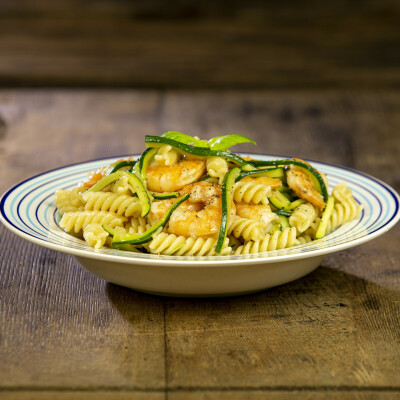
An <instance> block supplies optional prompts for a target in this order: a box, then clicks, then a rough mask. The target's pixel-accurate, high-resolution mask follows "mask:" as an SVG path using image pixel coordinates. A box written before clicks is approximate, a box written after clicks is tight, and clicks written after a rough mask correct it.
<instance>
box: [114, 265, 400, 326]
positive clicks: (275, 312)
mask: <svg viewBox="0 0 400 400" xmlns="http://www.w3.org/2000/svg"><path fill="white" fill-rule="evenodd" d="M106 290H107V296H108V298H109V299H110V301H111V303H112V304H113V305H114V307H115V308H116V309H117V310H118V311H119V313H120V314H121V315H122V316H123V317H124V318H125V319H126V320H128V321H134V320H135V316H134V315H132V312H133V309H134V310H136V311H137V310H139V309H140V308H141V305H142V306H143V308H147V309H148V308H149V307H152V306H158V307H160V306H161V305H162V307H163V309H164V313H165V314H166V318H168V316H171V315H173V316H174V317H175V318H178V317H181V318H189V319H190V318H192V317H193V318H199V317H200V316H203V318H204V319H206V320H209V319H210V318H211V319H212V318H217V319H221V320H222V321H223V320H224V319H226V318H228V317H227V315H228V314H229V318H235V319H238V318H243V319H244V320H246V318H247V317H251V318H253V316H254V315H253V314H254V312H252V310H254V309H256V310H257V315H258V316H261V317H262V319H266V318H267V319H268V318H272V319H285V318H288V320H290V319H292V318H294V319H296V315H298V316H300V315H302V316H304V315H309V316H310V318H315V317H321V318H322V317H323V316H322V315H317V314H319V312H325V311H326V310H330V311H329V312H330V313H332V310H334V309H339V310H341V312H342V311H343V310H344V309H348V310H352V311H351V312H352V313H353V314H354V313H355V314H360V313H362V312H366V313H368V312H378V313H380V312H384V313H389V314H390V312H393V315H395V314H396V309H395V308H396V304H399V302H400V293H398V292H396V291H394V290H391V289H388V288H385V287H383V286H380V285H378V284H376V283H373V282H370V281H367V280H365V279H362V278H359V277H357V276H355V275H352V274H349V273H346V272H342V271H338V270H336V269H332V268H329V267H324V266H321V267H319V268H318V269H317V270H315V271H314V272H312V273H311V274H309V275H307V276H305V277H303V278H301V279H298V280H296V281H294V282H291V283H288V284H285V285H282V286H278V287H275V288H271V289H268V290H265V291H261V292H258V293H254V294H248V295H241V296H236V297H234V296H232V297H217V298H174V297H157V296H154V295H150V294H145V293H140V292H137V291H134V290H130V289H127V288H123V287H120V286H117V285H114V284H110V283H108V284H107V289H106ZM132 305H134V307H132ZM312 315H314V316H312ZM307 318H308V317H306V319H307ZM322 319H326V318H325V317H324V318H322Z"/></svg>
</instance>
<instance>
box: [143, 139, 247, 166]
mask: <svg viewBox="0 0 400 400" xmlns="http://www.w3.org/2000/svg"><path fill="white" fill-rule="evenodd" d="M145 143H146V146H148V147H151V148H158V147H161V146H163V145H165V144H169V145H170V146H172V147H174V148H176V149H178V150H179V151H180V152H182V153H184V154H185V153H186V154H192V155H195V156H199V157H224V158H226V159H227V160H229V161H230V162H232V163H233V164H236V165H239V166H242V165H245V164H248V163H249V162H248V161H245V160H243V158H241V157H239V156H237V155H236V154H233V153H229V152H228V151H222V150H211V149H209V148H207V147H195V146H191V145H188V144H185V143H180V142H177V141H176V140H173V139H169V138H166V137H163V136H146V137H145Z"/></svg>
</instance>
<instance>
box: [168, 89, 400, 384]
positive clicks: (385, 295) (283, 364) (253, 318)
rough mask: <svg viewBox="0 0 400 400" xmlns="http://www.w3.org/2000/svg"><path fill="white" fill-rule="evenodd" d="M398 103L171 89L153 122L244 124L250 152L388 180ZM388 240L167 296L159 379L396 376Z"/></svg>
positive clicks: (298, 380) (393, 249) (220, 127)
mask: <svg viewBox="0 0 400 400" xmlns="http://www.w3.org/2000/svg"><path fill="white" fill-rule="evenodd" d="M399 106H400V103H399V98H398V96H396V95H393V96H392V95H388V96H386V95H384V94H381V95H373V94H364V95H360V94H358V95H357V96H352V95H351V94H350V93H349V94H338V93H324V95H321V94H318V93H307V94H304V93H302V94H301V95H300V94H293V93H273V94H265V93H255V94H254V93H250V94H249V93H246V94H245V95H244V94H243V93H240V94H238V93H232V92H229V93H213V94H212V95H209V94H208V93H201V94H198V95H197V96H190V94H186V93H183V94H182V93H179V92H178V93H170V94H168V95H167V97H166V101H165V106H164V111H163V119H162V122H161V126H162V127H163V128H164V130H166V129H167V127H168V128H169V129H172V127H177V129H178V130H180V131H183V132H187V133H189V134H194V135H199V136H200V137H203V138H209V137H212V136H215V135H222V134H225V133H242V134H247V135H249V136H250V137H253V138H255V139H256V140H257V141H258V142H259V144H260V146H259V149H258V151H260V152H262V151H268V153H278V154H282V153H285V154H286V155H289V156H298V157H304V158H311V159H318V160H321V161H327V162H334V163H338V164H341V165H344V166H349V167H359V166H360V167H362V168H363V170H364V171H366V172H376V173H377V176H378V177H380V178H382V179H385V180H388V181H389V183H391V184H394V185H395V186H396V187H397V188H398V183H399V172H398V171H397V170H394V169H393V165H394V163H395V161H394V160H395V159H396V157H397V156H396V154H398V152H399V150H400V140H399V139H400V137H399V135H398V133H396V132H398V131H399V127H400V120H399V118H398V116H397V115H396V112H395V111H394V110H398V108H399ZM238 147H239V146H238ZM239 148H240V147H239ZM241 148H242V149H243V150H244V151H249V150H250V151H251V150H252V146H251V145H246V146H242V147H241ZM376 160H378V161H380V162H379V163H378V165H379V166H381V165H383V166H385V168H384V169H381V170H380V171H379V168H376V164H375V162H376ZM390 166H391V167H390ZM399 239H400V229H399V228H398V227H396V228H394V229H393V230H392V231H391V233H390V234H389V235H386V236H384V237H383V238H380V239H379V240H375V241H374V242H372V243H369V244H366V245H363V246H360V247H357V248H355V249H352V250H348V251H346V252H342V253H340V254H338V255H332V256H329V257H327V258H326V261H325V262H324V264H323V266H324V267H322V268H319V269H318V270H317V271H316V272H314V273H313V274H311V275H310V276H308V277H306V278H304V279H302V280H299V281H297V282H294V283H292V284H289V285H285V286H282V287H279V288H275V289H272V290H270V291H268V292H265V293H260V294H258V295H252V296H245V297H243V298H238V299H234V298H233V299H222V300H212V301H196V300H179V301H177V300H168V302H167V308H166V309H167V312H166V329H167V334H168V341H167V344H168V347H167V355H168V360H169V361H168V365H167V367H168V369H167V376H168V387H169V388H170V389H171V390H175V389H178V388H187V387H189V388H190V387H191V388H193V387H198V388H203V389H204V390H206V389H207V387H213V388H221V387H224V388H226V390H227V391H229V389H230V388H240V387H248V388H252V389H257V388H260V387H263V386H265V387H271V390H272V388H273V387H274V386H285V385H289V386H294V387H296V386H298V387H301V386H305V387H310V386H312V387H314V386H317V387H319V386H328V387H329V386H343V387H347V386H355V387H369V386H383V387H386V386H387V387H392V386H394V387H397V386H398V383H399V377H400V364H399V362H398V360H399V356H400V345H399V343H400V341H399V339H400V336H399V331H398V329H397V326H398V322H399V320H400V314H399V307H398V305H399V302H400V296H399V293H398V291H397V289H398V287H399V284H400V281H399V276H400V275H399V263H398V260H399V259H400V253H399V250H398V246H397V245H396V243H398V241H399ZM378 254H379V256H378Z"/></svg>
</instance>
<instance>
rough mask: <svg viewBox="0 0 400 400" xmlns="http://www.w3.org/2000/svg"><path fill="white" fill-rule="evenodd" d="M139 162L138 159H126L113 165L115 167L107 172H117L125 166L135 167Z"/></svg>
mask: <svg viewBox="0 0 400 400" xmlns="http://www.w3.org/2000/svg"><path fill="white" fill-rule="evenodd" d="M137 162H138V160H133V161H132V160H124V161H120V162H117V163H116V164H114V165H113V168H112V169H110V172H109V173H107V175H110V174H113V173H114V172H117V171H118V170H119V169H121V168H124V167H134V166H135V164H136V163H137Z"/></svg>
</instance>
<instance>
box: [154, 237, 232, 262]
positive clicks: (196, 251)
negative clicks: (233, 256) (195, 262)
mask: <svg viewBox="0 0 400 400" xmlns="http://www.w3.org/2000/svg"><path fill="white" fill-rule="evenodd" d="M216 243H217V240H216V239H212V238H208V239H204V238H197V239H194V238H185V237H184V236H176V235H174V234H168V233H165V232H161V233H160V234H158V235H155V236H154V237H153V240H152V241H151V243H150V245H149V247H148V249H149V251H150V252H151V253H153V254H164V255H172V254H173V255H177V256H215V255H227V254H230V252H231V251H232V248H231V247H229V239H226V240H225V242H224V245H223V248H222V251H221V253H220V254H218V253H216V252H215V245H216Z"/></svg>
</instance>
